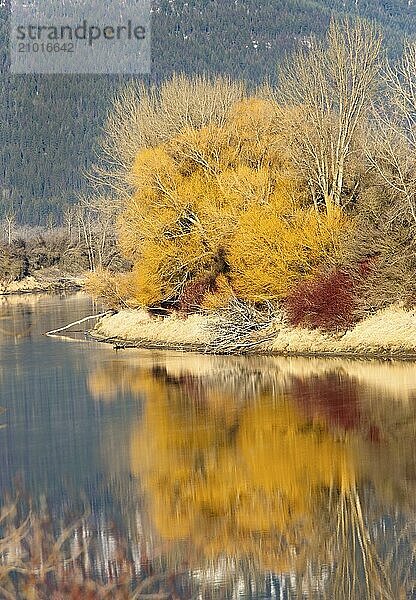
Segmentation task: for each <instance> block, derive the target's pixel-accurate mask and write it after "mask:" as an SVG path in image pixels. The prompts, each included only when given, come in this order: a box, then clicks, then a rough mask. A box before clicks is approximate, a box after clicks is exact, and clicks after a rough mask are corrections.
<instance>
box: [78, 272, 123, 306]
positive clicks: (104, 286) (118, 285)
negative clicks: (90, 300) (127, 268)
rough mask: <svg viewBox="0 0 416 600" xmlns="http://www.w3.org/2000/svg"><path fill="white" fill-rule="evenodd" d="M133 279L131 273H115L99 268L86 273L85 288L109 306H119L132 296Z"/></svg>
mask: <svg viewBox="0 0 416 600" xmlns="http://www.w3.org/2000/svg"><path fill="white" fill-rule="evenodd" d="M131 279H132V276H131V273H119V274H117V275H114V274H113V273H110V272H109V271H107V270H105V269H99V270H97V271H95V272H93V273H87V274H86V278H85V290H86V291H87V293H89V294H91V295H92V296H94V297H96V298H100V299H101V300H103V301H104V302H105V303H106V304H107V305H108V306H109V307H111V308H118V307H119V306H120V304H125V305H128V303H129V299H130V298H131V296H132V287H131Z"/></svg>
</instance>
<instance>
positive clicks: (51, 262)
mask: <svg viewBox="0 0 416 600" xmlns="http://www.w3.org/2000/svg"><path fill="white" fill-rule="evenodd" d="M113 213H114V208H113V206H112V204H111V203H109V202H108V199H107V198H96V199H95V201H94V203H93V204H91V202H89V203H88V206H87V204H86V202H85V201H84V202H79V203H78V204H77V205H75V206H68V207H67V208H66V209H65V211H64V214H63V222H62V225H61V226H60V227H56V226H55V225H54V224H53V223H51V224H50V225H49V226H44V227H40V226H29V225H24V226H23V225H20V224H19V223H18V222H17V220H16V218H15V215H14V214H13V213H9V214H7V215H6V216H5V218H4V219H3V221H0V288H1V287H4V286H5V287H6V288H7V286H8V284H10V283H11V282H14V281H20V280H22V279H23V278H24V277H27V276H30V275H36V274H39V272H41V271H42V273H45V269H46V270H48V269H51V268H54V269H55V270H57V271H58V272H59V273H60V274H62V275H64V274H67V275H81V274H82V273H84V272H85V271H93V270H95V269H100V268H101V269H102V268H104V267H105V268H108V269H111V270H120V269H125V268H127V267H128V266H129V265H128V263H127V261H126V260H125V259H123V258H122V256H121V255H120V251H119V250H118V248H117V246H116V239H115V232H114V224H113Z"/></svg>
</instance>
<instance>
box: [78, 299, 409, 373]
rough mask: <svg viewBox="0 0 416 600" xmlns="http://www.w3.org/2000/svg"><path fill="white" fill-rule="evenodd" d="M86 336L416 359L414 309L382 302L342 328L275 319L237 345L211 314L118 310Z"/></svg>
mask: <svg viewBox="0 0 416 600" xmlns="http://www.w3.org/2000/svg"><path fill="white" fill-rule="evenodd" d="M89 336H90V338H91V339H93V340H95V341H98V342H100V343H107V344H112V345H113V347H114V348H115V349H116V350H121V349H129V348H143V349H150V350H163V351H167V350H172V351H178V352H194V353H200V354H212V355H251V356H252V355H268V356H273V355H275V356H287V357H294V356H302V357H310V358H313V357H322V358H324V357H339V358H357V359H364V360H365V359H369V360H371V359H379V360H403V361H416V311H415V310H413V311H409V310H405V309H404V308H403V307H401V306H397V305H396V306H393V307H388V308H387V309H383V310H382V311H379V312H377V313H376V314H375V315H372V316H371V317H368V318H367V319H364V320H363V321H360V322H359V323H357V325H355V327H353V328H352V329H350V330H348V331H346V332H344V333H342V334H330V333H327V332H322V331H319V330H311V329H303V328H295V327H291V326H290V325H288V324H287V323H285V322H284V321H282V320H281V319H277V320H276V321H273V322H272V323H271V324H270V325H269V326H268V327H267V328H265V329H263V330H261V331H256V332H254V333H252V334H250V336H248V337H247V336H246V337H244V338H242V342H241V345H240V346H239V344H238V343H237V344H236V343H235V342H232V343H231V344H229V345H227V344H226V343H222V341H221V319H220V318H219V317H218V316H217V315H215V314H213V315H198V314H195V315H190V316H188V317H186V318H183V317H179V316H177V315H171V316H169V317H153V316H149V315H148V314H147V313H146V312H145V311H144V310H140V309H139V310H122V311H119V312H118V313H115V314H113V315H107V316H105V317H103V318H101V319H100V320H99V321H98V322H97V324H96V326H95V327H94V329H92V330H91V331H90V332H89Z"/></svg>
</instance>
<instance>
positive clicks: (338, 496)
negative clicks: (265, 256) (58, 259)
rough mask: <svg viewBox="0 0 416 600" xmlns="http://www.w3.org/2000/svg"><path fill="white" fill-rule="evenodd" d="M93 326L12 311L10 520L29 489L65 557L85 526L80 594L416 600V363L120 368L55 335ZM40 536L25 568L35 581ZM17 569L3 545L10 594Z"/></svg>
mask: <svg viewBox="0 0 416 600" xmlns="http://www.w3.org/2000/svg"><path fill="white" fill-rule="evenodd" d="M93 310H94V307H93V306H92V305H91V302H90V301H89V300H88V299H86V298H85V297H82V296H80V297H76V296H75V297H72V298H66V299H59V298H45V297H41V296H36V297H25V298H24V299H21V298H19V299H18V298H16V299H13V298H10V299H7V302H5V301H3V302H2V305H1V306H0V327H1V328H2V329H0V406H4V407H5V408H6V411H5V412H4V413H2V414H0V456H1V458H2V463H1V469H0V492H1V495H2V504H3V505H4V504H5V499H6V500H7V498H6V493H5V491H6V490H7V489H10V488H11V486H12V481H13V478H14V477H15V475H16V473H19V472H20V473H21V474H22V481H23V484H22V488H23V489H24V492H25V494H27V495H28V496H30V498H31V505H32V507H33V518H34V519H35V516H36V515H39V514H40V515H41V517H40V518H41V520H42V522H46V521H47V518H46V517H45V518H44V517H43V516H42V515H43V514H46V515H49V517H48V518H49V519H50V522H51V524H50V527H49V526H48V527H49V530H50V532H51V533H50V538H49V539H50V543H52V545H53V544H54V540H56V539H57V538H59V535H60V528H62V527H63V526H64V525H63V524H65V527H66V528H68V527H70V525H71V523H76V526H75V528H74V530H73V531H72V530H70V531H72V532H71V535H70V536H69V537H68V539H67V542H68V544H67V547H65V561H63V562H62V565H61V570H60V573H61V575H60V577H61V576H62V577H63V578H64V579H65V581H66V583H65V585H66V587H65V589H69V588H68V585H69V584H68V578H69V579H71V577H72V579H73V580H74V581H75V582H79V580H80V578H82V577H84V579H85V581H84V587H83V588H82V590H81V591H79V592H78V597H87V592H86V591H85V590H87V589H90V590H92V589H93V581H95V582H99V585H100V586H101V587H99V588H97V589H104V587H105V589H107V590H108V591H107V596H100V595H99V593H101V592H99V593H98V592H97V593H96V595H94V594H93V593H92V592H91V593H90V592H88V593H90V596H91V597H92V598H95V597H108V598H116V597H123V598H124V597H127V596H126V594H127V592H126V589H127V588H128V589H130V590H131V589H136V592H135V594H136V595H135V597H137V598H140V597H142V596H146V595H147V596H151V597H160V598H162V597H163V598H176V599H178V598H181V599H182V598H183V599H185V598H186V599H191V598H192V599H193V598H195V599H197V598H198V599H199V598H200V599H201V600H208V599H209V598H219V599H226V598H230V599H231V598H234V599H237V598H238V599H239V600H243V599H244V600H246V599H248V598H253V599H257V598H258V599H260V598H261V599H263V598H264V599H266V598H330V599H331V600H332V599H334V600H338V599H344V598H345V599H350V598H352V599H357V600H358V599H360V600H361V599H367V598H374V599H376V598H391V599H395V600H396V599H398V598H413V597H416V592H415V587H414V582H415V575H416V573H415V562H414V557H413V556H414V552H413V549H414V546H415V541H416V535H415V533H416V532H415V523H416V520H415V511H416V507H415V498H416V493H415V492H416V481H415V473H416V470H415V463H416V456H415V446H414V438H415V431H416V369H415V366H414V363H410V362H408V363H406V362H377V361H371V362H365V361H347V360H341V359H319V360H318V359H306V358H278V357H251V358H244V357H215V356H200V355H194V354H179V353H166V352H159V353H158V352H151V351H128V352H127V351H126V352H121V353H114V352H113V350H112V349H111V348H110V347H106V346H103V345H100V344H96V343H85V341H83V343H82V344H81V343H80V341H79V340H78V341H75V342H73V343H67V342H65V341H61V340H58V339H52V338H45V337H44V336H42V335H41V334H42V333H43V332H44V331H46V330H48V329H52V328H55V327H59V326H60V325H63V324H65V323H67V322H70V321H75V320H77V319H79V318H81V317H83V316H86V315H88V314H91V313H92V312H93ZM98 311H99V309H98ZM3 424H4V425H6V427H5V428H4V429H1V426H2V425H3ZM45 507H46V508H45ZM42 511H46V512H45V513H43V512H42ZM1 516H2V514H1V510H0V520H1ZM22 516H23V517H24V516H25V515H24V514H23V513H22ZM38 518H39V517H37V519H38ZM80 518H81V521H79V519H80ZM19 522H20V523H21V521H18V522H17V525H18V524H19ZM38 522H39V521H38V520H36V519H35V520H34V521H33V524H31V525H30V527H29V528H28V529H27V534H26V535H27V538H26V540H24V541H21V542H19V544H18V546H17V547H15V548H14V550H13V551H14V555H15V556H16V555H19V556H29V557H30V560H32V561H34V562H33V564H35V565H38V563H37V562H36V561H37V560H38V558H39V557H38V554H39V552H37V550H36V549H37V548H39V544H38V543H37V542H36V540H39V537H36V536H39V535H40V533H39V528H37V525H36V523H38ZM14 525H16V523H14ZM28 548H29V549H30V548H33V556H32V554H31V551H29V550H28ZM8 551H10V550H8ZM19 553H20V554H19ZM3 562H4V554H3V549H2V540H1V535H0V588H1V586H2V585H3V582H2V580H1V574H2V571H1V569H2V565H3ZM37 568H38V567H37ZM49 583H50V580H49ZM49 583H48V581H46V580H45V582H44V583H42V585H43V586H44V587H42V588H41V589H42V594H43V597H53V593H55V591H56V590H55V591H51V588H48V587H47V585H49ZM121 583H122V584H123V585H124V587H123V590H124V591H122V590H121V587H120V585H121ZM76 585H78V583H77V584H76ZM45 586H46V587H45ZM88 586H90V588H88ZM103 586H104V587H103ZM117 586H119V587H117ZM45 590H46V591H45ZM84 592H85V593H84ZM65 593H67V592H65ZM68 593H69V592H68ZM94 593H95V592H94ZM1 594H2V592H1V591H0V597H1ZM83 594H84V595H83ZM117 594H119V596H117ZM122 594H124V595H122ZM38 595H39V594H38ZM90 596H88V597H90ZM33 597H36V596H33ZM40 597H42V595H41V594H40ZM64 597H65V595H64Z"/></svg>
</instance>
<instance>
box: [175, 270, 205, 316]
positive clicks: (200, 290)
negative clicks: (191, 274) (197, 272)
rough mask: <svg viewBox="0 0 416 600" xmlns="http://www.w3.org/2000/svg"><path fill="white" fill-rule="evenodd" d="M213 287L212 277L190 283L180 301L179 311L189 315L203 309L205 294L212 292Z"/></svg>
mask: <svg viewBox="0 0 416 600" xmlns="http://www.w3.org/2000/svg"><path fill="white" fill-rule="evenodd" d="M213 287H214V281H213V278H212V276H207V277H201V278H199V279H193V280H192V281H189V282H188V283H187V284H186V285H185V287H184V289H183V292H182V294H181V297H180V298H179V300H178V309H179V310H181V311H183V312H187V313H191V312H195V311H196V310H198V309H199V308H200V307H201V305H202V302H203V300H204V297H205V294H206V293H207V292H208V291H211V290H212V288H213Z"/></svg>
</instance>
